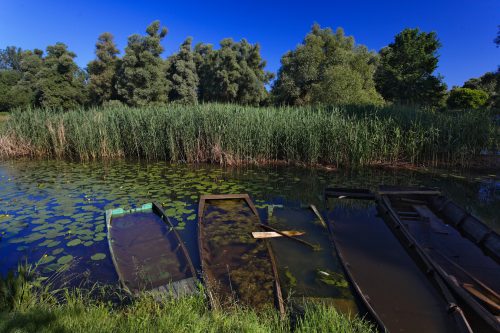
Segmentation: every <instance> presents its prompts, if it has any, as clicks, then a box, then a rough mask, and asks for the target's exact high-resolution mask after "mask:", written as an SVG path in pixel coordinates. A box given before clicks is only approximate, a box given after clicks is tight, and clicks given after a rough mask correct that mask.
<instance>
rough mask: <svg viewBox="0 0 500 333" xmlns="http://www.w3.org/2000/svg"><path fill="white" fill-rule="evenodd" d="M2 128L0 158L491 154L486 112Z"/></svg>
mask: <svg viewBox="0 0 500 333" xmlns="http://www.w3.org/2000/svg"><path fill="white" fill-rule="evenodd" d="M5 127H6V128H5V130H4V134H3V135H2V136H3V139H4V140H7V141H8V142H9V143H10V147H12V146H14V147H15V146H17V143H19V147H20V148H22V150H21V149H20V151H19V152H16V151H15V150H14V151H13V150H12V148H10V149H9V150H7V151H6V149H2V147H0V156H4V157H15V156H20V155H27V156H31V157H49V158H65V159H72V160H84V161H85V160H95V159H111V158H137V159H146V160H165V161H170V162H187V163H198V162H211V163H222V164H232V165H235V164H241V163H270V162H277V161H286V162H299V163H305V164H326V165H334V166H347V167H352V166H365V165H376V164H394V163H410V164H415V165H420V164H426V165H438V164H440V165H442V164H445V165H458V166H468V165H470V163H471V162H472V160H473V159H474V157H476V156H478V155H479V154H480V152H481V151H482V150H484V149H490V150H491V149H493V150H494V149H498V145H499V143H498V142H499V139H498V138H499V135H498V129H497V128H496V127H495V124H494V122H493V121H492V120H491V117H490V116H489V115H488V114H487V113H485V112H480V111H474V112H461V113H456V114H445V113H432V112H428V111H423V110H418V109H415V108H403V107H386V108H373V107H364V108H354V107H351V108H349V107H346V108H335V107H303V108H294V107H282V108H272V107H268V108H256V107H249V106H240V105H228V104H201V105H196V106H183V105H167V106H164V107H148V108H127V107H110V108H105V109H90V110H83V109H81V110H73V111H69V112H58V111H54V110H41V109H28V110H17V111H14V112H13V113H12V114H11V117H10V119H9V121H8V122H7V123H6V125H5Z"/></svg>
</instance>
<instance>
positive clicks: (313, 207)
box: [310, 204, 328, 229]
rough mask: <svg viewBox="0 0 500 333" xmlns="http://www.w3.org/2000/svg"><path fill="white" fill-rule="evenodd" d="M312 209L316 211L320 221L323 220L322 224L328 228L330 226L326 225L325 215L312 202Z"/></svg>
mask: <svg viewBox="0 0 500 333" xmlns="http://www.w3.org/2000/svg"><path fill="white" fill-rule="evenodd" d="M310 207H311V209H312V211H313V212H314V214H316V216H317V217H318V219H319V221H320V222H321V225H322V226H323V227H324V228H325V229H326V228H328V227H327V225H326V222H325V220H324V219H323V217H322V216H321V214H320V213H319V211H318V208H316V206H315V205H313V204H311V206H310Z"/></svg>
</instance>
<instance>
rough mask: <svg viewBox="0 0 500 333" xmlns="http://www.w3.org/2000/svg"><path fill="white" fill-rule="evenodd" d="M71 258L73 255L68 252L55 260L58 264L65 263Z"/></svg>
mask: <svg viewBox="0 0 500 333" xmlns="http://www.w3.org/2000/svg"><path fill="white" fill-rule="evenodd" d="M71 260H73V256H72V255H71V254H68V255H67V256H63V257H61V258H59V259H58V260H57V263H58V264H59V265H65V264H67V263H69V262H70V261H71Z"/></svg>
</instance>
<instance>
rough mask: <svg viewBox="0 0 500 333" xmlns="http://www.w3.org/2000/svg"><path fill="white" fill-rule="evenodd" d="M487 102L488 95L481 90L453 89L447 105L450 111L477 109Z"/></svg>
mask: <svg viewBox="0 0 500 333" xmlns="http://www.w3.org/2000/svg"><path fill="white" fill-rule="evenodd" d="M487 100H488V94H487V93H486V92H484V91H482V90H478V89H470V88H453V89H452V90H451V91H450V96H449V97H448V100H447V103H448V107H449V108H450V109H479V108H480V107H482V106H484V104H486V101H487Z"/></svg>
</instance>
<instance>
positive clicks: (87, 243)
mask: <svg viewBox="0 0 500 333" xmlns="http://www.w3.org/2000/svg"><path fill="white" fill-rule="evenodd" d="M93 244H94V242H93V241H88V242H85V243H83V245H85V246H91V245H93Z"/></svg>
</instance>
